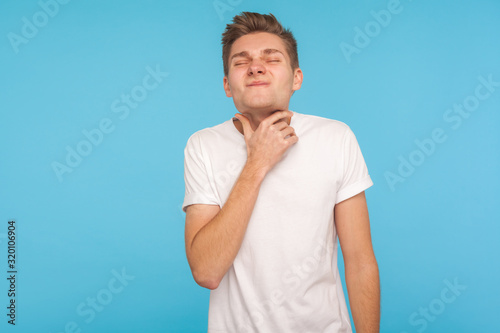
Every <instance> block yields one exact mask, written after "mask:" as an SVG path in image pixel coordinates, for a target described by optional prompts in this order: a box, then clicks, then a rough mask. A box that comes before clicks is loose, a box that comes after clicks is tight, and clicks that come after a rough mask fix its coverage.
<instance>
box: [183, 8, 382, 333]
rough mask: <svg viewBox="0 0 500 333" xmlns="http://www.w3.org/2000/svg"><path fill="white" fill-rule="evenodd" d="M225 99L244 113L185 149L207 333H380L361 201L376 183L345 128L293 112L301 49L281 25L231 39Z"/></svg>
mask: <svg viewBox="0 0 500 333" xmlns="http://www.w3.org/2000/svg"><path fill="white" fill-rule="evenodd" d="M222 42H223V62H224V90H225V92H226V95H227V96H228V97H232V98H233V101H234V105H235V107H236V109H237V110H238V111H239V112H240V113H238V114H236V115H235V118H233V119H230V120H228V121H225V122H224V123H222V124H220V125H217V126H214V127H211V128H206V129H203V130H201V131H198V132H196V133H195V134H193V135H192V136H191V137H190V138H189V140H188V142H187V145H186V149H185V182H186V194H185V198H184V203H183V209H184V210H185V212H186V226H185V242H186V255H187V259H188V262H189V265H190V267H191V270H192V274H193V277H194V279H195V281H196V282H197V283H198V284H199V285H200V286H202V287H205V288H208V289H211V293H210V305H209V323H208V331H209V332H234V333H236V332H238V333H240V332H273V333H275V332H300V333H304V332H351V331H352V329H351V325H350V320H349V313H348V311H347V307H346V303H345V298H344V295H343V291H342V284H341V280H340V277H339V272H338V268H337V242H336V239H337V235H338V238H339V242H340V245H341V247H342V253H343V255H344V262H345V272H346V274H345V275H346V284H347V289H348V294H349V299H350V304H351V312H352V316H353V320H354V324H355V327H356V330H357V332H359V333H364V332H378V330H379V328H378V327H379V320H380V306H379V303H380V291H379V277H378V266H377V262H376V260H375V256H374V253H373V249H372V244H371V236H370V226H369V218H368V211H367V206H366V200H365V196H364V190H365V189H366V188H368V187H370V186H371V185H372V184H373V183H372V181H371V179H370V176H369V175H368V171H367V168H366V165H365V162H364V160H363V156H362V155H361V151H360V149H359V146H358V144H357V141H356V138H355V136H354V134H353V133H352V132H351V130H350V129H349V127H348V126H347V125H345V124H343V123H341V122H339V121H335V120H330V119H326V118H321V117H317V116H311V115H306V114H302V113H298V112H292V111H289V110H288V106H289V101H290V98H291V96H292V94H293V93H294V92H295V91H296V90H298V89H300V87H301V84H302V78H303V74H302V71H301V70H300V68H299V64H298V56H297V44H296V41H295V39H294V37H293V35H292V33H291V32H290V31H289V30H287V29H283V27H282V26H281V24H280V23H279V22H278V21H277V20H276V18H275V17H274V16H273V15H261V14H257V13H249V12H243V13H242V14H241V15H238V16H235V17H234V18H233V23H232V24H228V25H227V27H226V30H225V32H224V34H223V39H222Z"/></svg>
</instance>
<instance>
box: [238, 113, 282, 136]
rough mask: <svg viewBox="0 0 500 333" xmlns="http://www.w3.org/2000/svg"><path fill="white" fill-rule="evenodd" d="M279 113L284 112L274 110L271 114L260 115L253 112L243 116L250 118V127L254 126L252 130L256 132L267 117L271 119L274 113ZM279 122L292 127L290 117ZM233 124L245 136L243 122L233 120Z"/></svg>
mask: <svg viewBox="0 0 500 333" xmlns="http://www.w3.org/2000/svg"><path fill="white" fill-rule="evenodd" d="M277 111H283V110H274V111H271V112H267V113H258V114H256V113H252V112H243V113H241V114H242V115H244V116H245V117H247V118H248V120H249V121H250V125H251V126H252V130H254V131H255V130H257V128H258V127H259V125H260V123H261V122H262V121H263V120H264V119H266V118H267V117H269V116H270V115H272V114H273V113H275V112H277ZM278 121H285V122H286V123H287V124H288V125H290V121H291V118H290V117H286V118H283V119H280V120H278ZM233 124H234V126H235V127H236V129H237V130H238V131H239V132H240V133H241V134H243V125H242V124H241V122H240V121H239V120H238V119H236V118H233Z"/></svg>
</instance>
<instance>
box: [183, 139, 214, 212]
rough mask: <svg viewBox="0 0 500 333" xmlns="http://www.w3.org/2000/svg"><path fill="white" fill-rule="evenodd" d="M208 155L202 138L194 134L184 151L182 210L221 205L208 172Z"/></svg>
mask: <svg viewBox="0 0 500 333" xmlns="http://www.w3.org/2000/svg"><path fill="white" fill-rule="evenodd" d="M206 163H207V161H206V154H204V152H203V149H202V146H201V141H200V137H199V136H198V135H196V133H195V134H193V135H192V136H191V137H190V138H189V139H188V142H187V144H186V148H185V149H184V183H185V186H186V192H185V195H184V202H183V204H182V210H183V211H184V212H186V207H187V206H189V205H192V204H207V205H219V203H218V200H217V198H216V195H215V193H214V191H213V188H212V186H211V184H212V182H211V181H210V176H209V173H208V172H207V164H206Z"/></svg>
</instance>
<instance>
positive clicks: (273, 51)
mask: <svg viewBox="0 0 500 333" xmlns="http://www.w3.org/2000/svg"><path fill="white" fill-rule="evenodd" d="M261 53H262V54H265V55H270V54H273V53H281V55H282V56H283V57H284V56H285V55H284V54H283V52H281V51H280V50H278V49H265V50H262V51H261ZM238 57H242V58H250V54H249V53H248V52H247V51H242V52H239V53H235V54H233V55H232V56H231V59H230V60H231V61H232V60H233V59H234V58H238Z"/></svg>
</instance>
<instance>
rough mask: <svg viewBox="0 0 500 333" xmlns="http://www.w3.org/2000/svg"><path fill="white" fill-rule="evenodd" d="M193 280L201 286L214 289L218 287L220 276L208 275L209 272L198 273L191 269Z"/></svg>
mask: <svg viewBox="0 0 500 333" xmlns="http://www.w3.org/2000/svg"><path fill="white" fill-rule="evenodd" d="M193 278H194V281H195V282H196V283H197V284H198V285H199V286H200V287H203V288H207V289H210V290H215V289H217V287H219V284H220V281H221V280H222V279H221V278H217V277H213V276H210V275H209V274H199V273H197V272H195V271H193Z"/></svg>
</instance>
